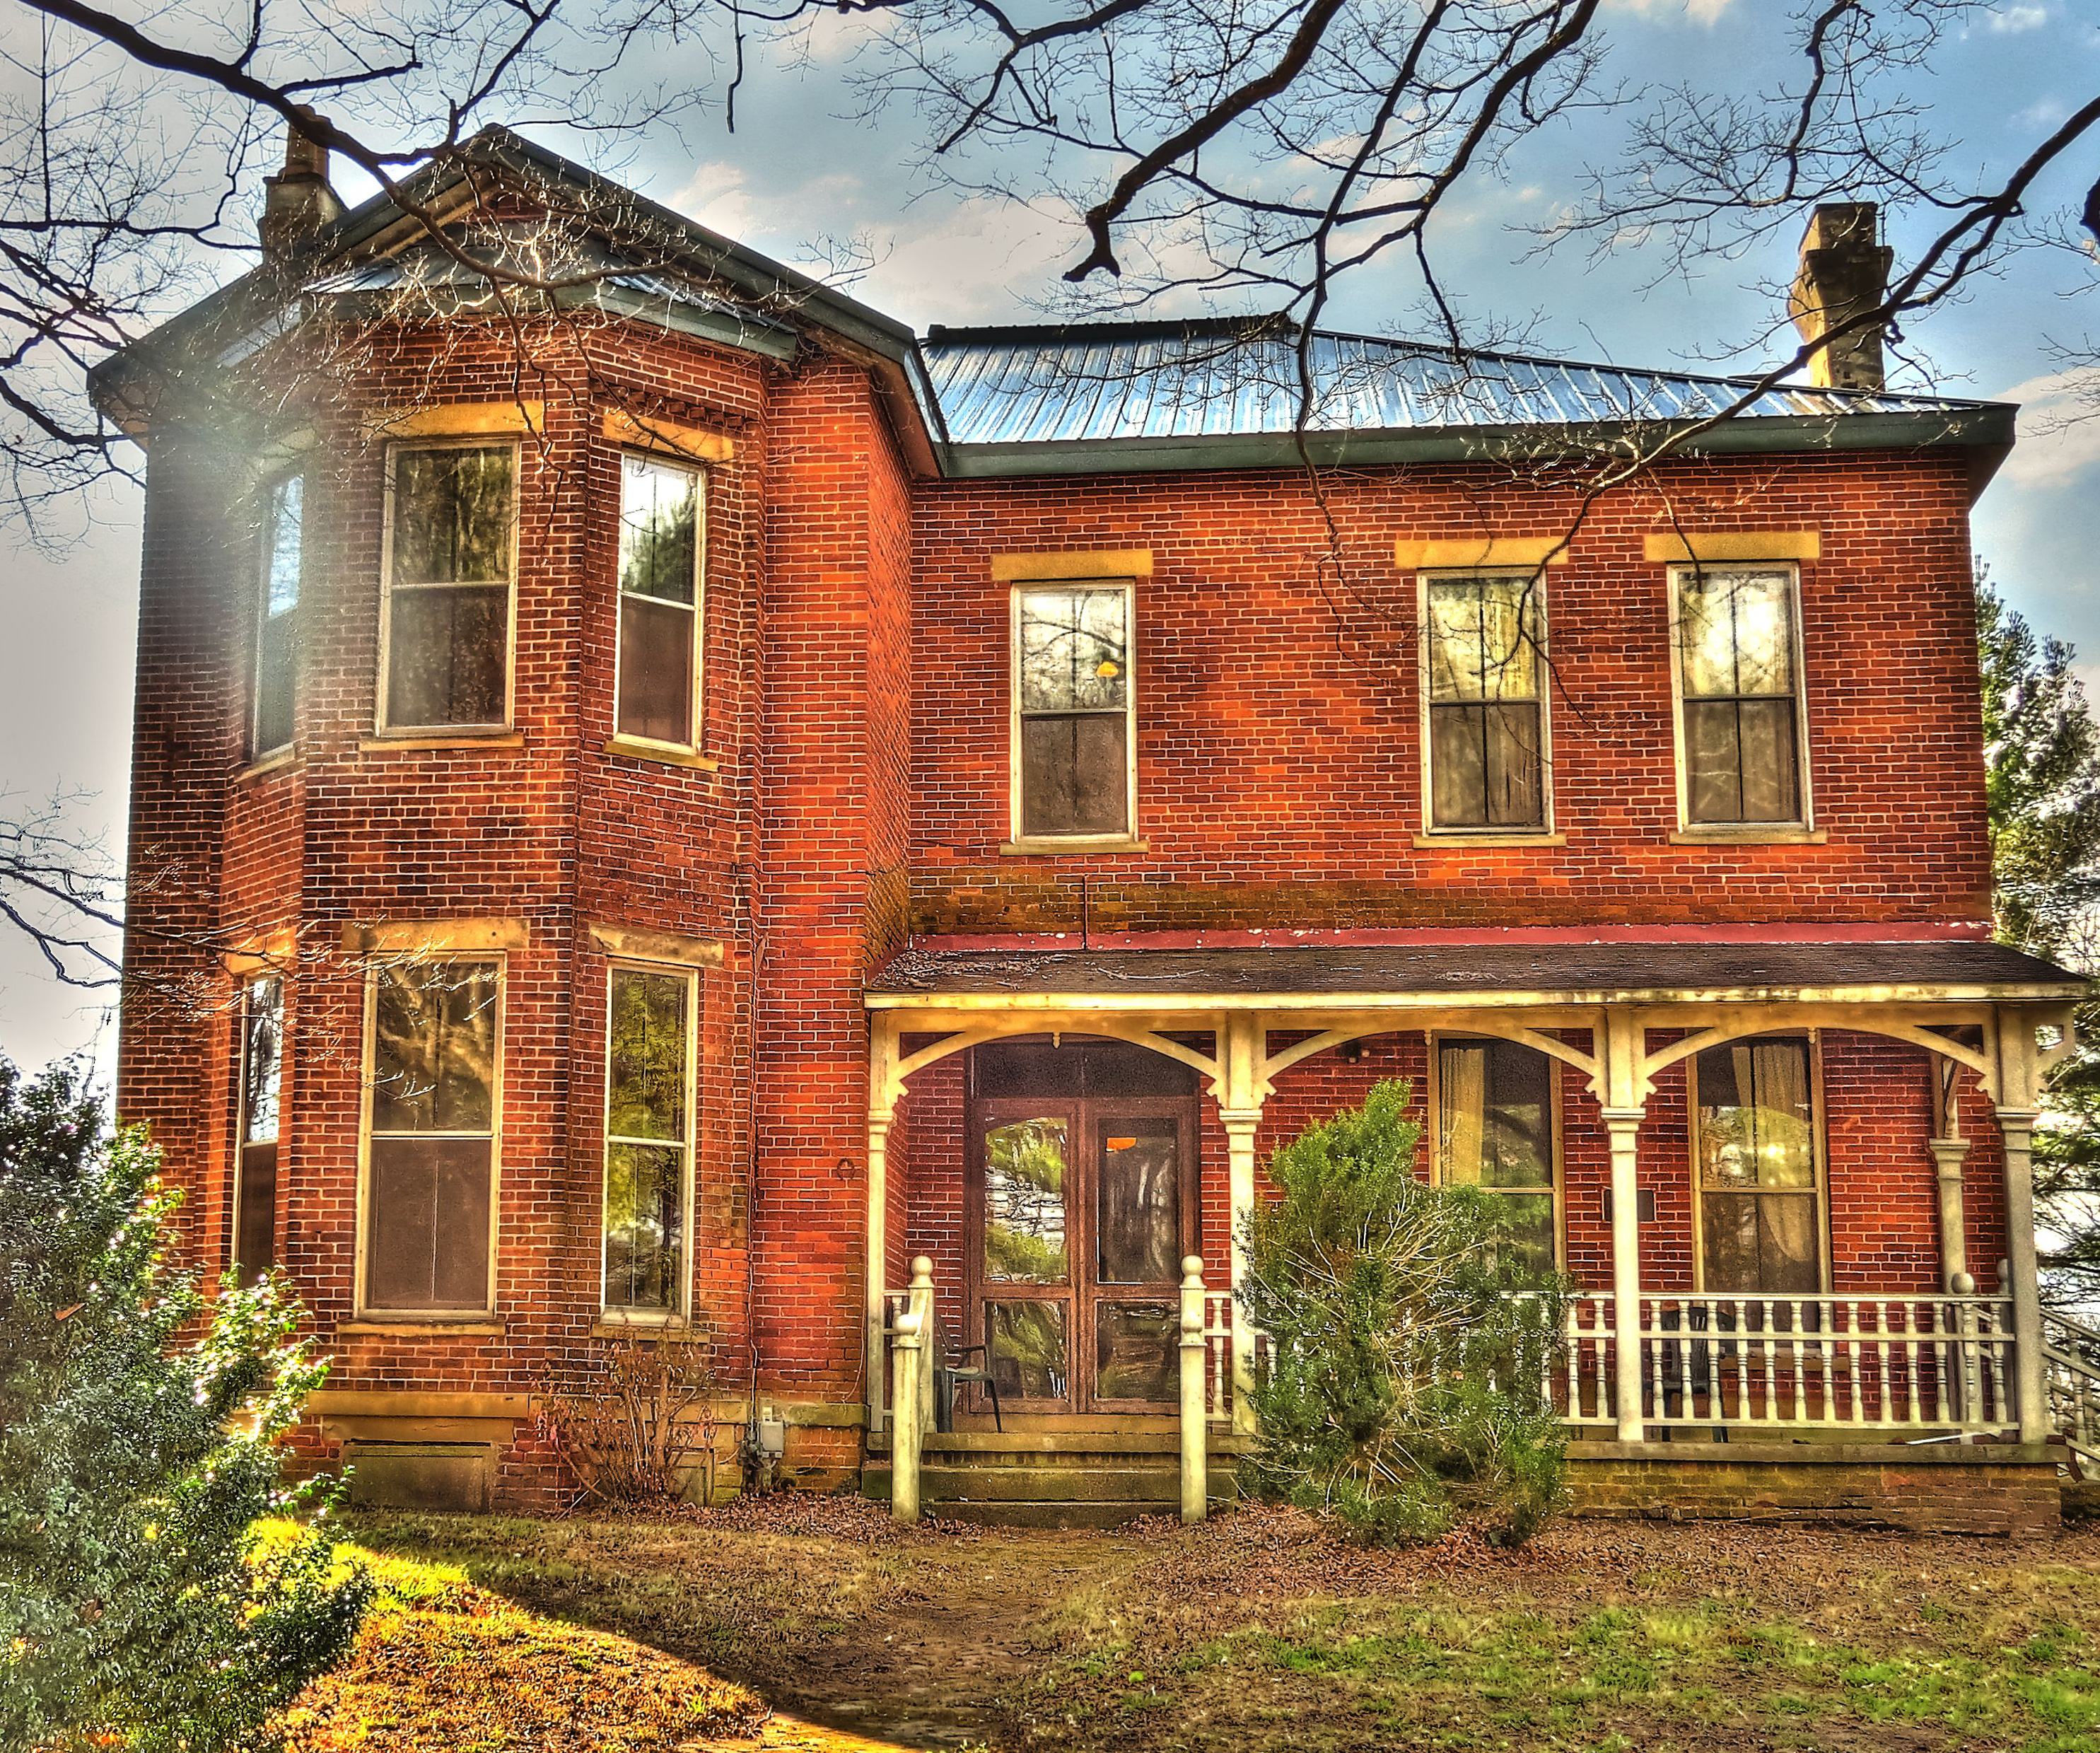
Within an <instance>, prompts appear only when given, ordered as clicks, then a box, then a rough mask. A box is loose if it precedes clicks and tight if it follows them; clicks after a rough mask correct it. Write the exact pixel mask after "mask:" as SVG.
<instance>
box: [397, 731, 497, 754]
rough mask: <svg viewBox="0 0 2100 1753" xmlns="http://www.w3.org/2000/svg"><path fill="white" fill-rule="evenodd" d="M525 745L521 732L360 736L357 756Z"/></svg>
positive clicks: (452, 732) (447, 732)
mask: <svg viewBox="0 0 2100 1753" xmlns="http://www.w3.org/2000/svg"><path fill="white" fill-rule="evenodd" d="M524 746H525V733H524V732H523V731H445V732H443V733H442V734H439V735H408V736H360V738H358V740H357V748H358V753H360V754H364V755H386V754H393V753H397V752H400V753H406V752H408V751H410V750H414V749H432V748H460V749H465V748H489V749H512V748H523V747H524Z"/></svg>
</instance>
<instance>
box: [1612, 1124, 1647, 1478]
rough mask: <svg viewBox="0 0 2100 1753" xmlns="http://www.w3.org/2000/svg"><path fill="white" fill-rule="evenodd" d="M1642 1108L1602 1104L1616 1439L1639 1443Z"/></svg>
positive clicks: (1641, 1433)
mask: <svg viewBox="0 0 2100 1753" xmlns="http://www.w3.org/2000/svg"><path fill="white" fill-rule="evenodd" d="M1644 1113H1645V1110H1644V1109H1643V1108H1607V1109H1605V1110H1604V1130H1605V1132H1606V1133H1607V1134H1608V1136H1609V1137H1610V1139H1611V1143H1612V1333H1613V1335H1614V1336H1615V1337H1614V1339H1613V1340H1612V1358H1613V1375H1614V1380H1613V1389H1614V1392H1615V1393H1616V1394H1617V1399H1618V1413H1619V1441H1620V1442H1640V1441H1641V1440H1642V1437H1643V1434H1644V1433H1643V1428H1642V1422H1641V1340H1640V1327H1641V1320H1640V1287H1641V1270H1640V1172H1639V1143H1640V1123H1641V1119H1642V1116H1643V1114H1644Z"/></svg>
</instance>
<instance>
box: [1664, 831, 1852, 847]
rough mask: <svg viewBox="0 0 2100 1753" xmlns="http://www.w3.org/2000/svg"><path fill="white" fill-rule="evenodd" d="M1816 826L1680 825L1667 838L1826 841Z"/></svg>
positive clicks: (1706, 842)
mask: <svg viewBox="0 0 2100 1753" xmlns="http://www.w3.org/2000/svg"><path fill="white" fill-rule="evenodd" d="M1829 840H1830V835H1829V830H1828V829H1825V828H1783V827H1774V828H1762V827H1753V828H1679V829H1678V831H1677V832H1675V833H1674V834H1672V835H1671V836H1670V845H1672V846H1827V845H1828V844H1829Z"/></svg>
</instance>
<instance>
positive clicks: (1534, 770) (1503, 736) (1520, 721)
mask: <svg viewBox="0 0 2100 1753" xmlns="http://www.w3.org/2000/svg"><path fill="white" fill-rule="evenodd" d="M1425 589H1426V596H1427V616H1426V620H1427V627H1426V634H1427V638H1426V640H1425V645H1426V648H1427V663H1428V671H1429V687H1428V694H1429V708H1428V710H1429V826H1430V827H1431V828H1447V829H1452V828H1455V829H1458V830H1460V831H1465V830H1468V829H1471V830H1475V831H1479V830H1484V829H1502V830H1514V831H1516V832H1522V831H1524V830H1525V829H1528V828H1544V827H1545V826H1546V709H1545V701H1544V700H1543V699H1542V689H1541V687H1540V685H1539V683H1540V676H1541V671H1542V668H1543V665H1542V664H1541V662H1540V660H1539V640H1540V636H1541V629H1542V627H1543V625H1544V618H1543V616H1542V615H1541V614H1540V612H1539V585H1538V581H1537V579H1536V578H1534V577H1533V576H1531V575H1530V574H1529V573H1515V574H1511V575H1508V576H1498V577H1465V578H1432V579H1430V580H1429V581H1427V585H1426V587H1425Z"/></svg>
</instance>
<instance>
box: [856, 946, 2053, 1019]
mask: <svg viewBox="0 0 2100 1753" xmlns="http://www.w3.org/2000/svg"><path fill="white" fill-rule="evenodd" d="M2088 990H2089V987H2088V983H2087V982H2085V980H2083V979H2081V978H2079V977H2078V976H2076V975H2074V974H2069V973H2067V972H2066V971H2065V970H2064V969H2061V968H2058V967H2057V966H2056V965H2054V963H2051V962H2047V961H2044V960H2041V959H2040V957H2039V956H2029V955H2027V954H2025V953H2024V952H2021V951H2019V950H2016V949H2012V948H2010V947H2007V946H2006V945H2005V944H2002V943H1981V942H1977V941H1974V940H1963V939H1948V938H1940V939H1936V940H1924V941H1918V942H1887V943H1882V942H1857V941H1854V942H1835V943H1457V944H1454V943H1424V944H1404V945H1396V944H1391V943H1384V944H1357V943H1349V944H1332V943H1323V944H1293V945H1287V946H1275V947H1263V948H1255V949H1244V948H1234V949H1105V950H1074V949H1054V950H1045V949H1011V950H982V949H971V950H940V951H930V952H929V951H925V950H919V949H911V950H907V951H905V952H902V953H901V954H900V955H898V956H896V957H894V958H893V960H891V961H890V962H889V964H888V965H886V966H885V967H884V968H882V969H880V971H878V972H877V973H876V974H875V975H874V976H873V977H872V978H871V979H870V980H869V981H868V982H867V1005H868V1008H870V1009H924V1008H928V1007H939V1008H948V1009H971V1010H990V1009H999V1010H1016V1009H1019V1010H1028V1009H1045V1010H1048V1009H1070V1008H1074V1007H1075V1006H1077V1007H1081V1008H1091V1009H1145V1010H1154V1009H1162V1008H1168V1009H1233V1010H1242V1009H1270V1008H1279V1009H1281V1008H1300V1009H1302V1008H1304V1007H1305V1006H1306V1005H1308V1001H1310V1002H1313V1003H1317V1004H1320V1005H1333V1004H1335V1003H1337V1002H1339V1003H1342V1004H1344V1005H1348V1006H1349V1007H1351V1008H1357V1009H1364V1008H1380V1009H1383V1008H1387V1007H1390V1008H1393V1009H1402V1008H1406V1007H1408V1006H1410V1005H1431V1006H1438V1007H1449V1005H1452V1004H1453V1003H1454V1002H1471V1003H1477V1004H1490V1005H1537V1004H1551V1005H1601V1004H1683V1003H1687V1002H1692V1003H1706V1004H1711V1003H1731V1004H1734V1003H1751V1002H1758V1001H1762V1000H1777V1001H1785V1002H1800V1001H1809V1002H1833V1001H1835V1002H1845V1001H1865V1000H1874V1001H1880V1002H1891V1001H1893V1002H1899V1003H1902V1002H1919V1001H1926V1002H1930V1001H1934V1000H1939V1001H1947V1000H1955V1001H1960V1002H1967V1003H1976V1002H1985V1003H1989V1002H2002V1001H2007V1000H2056V1001H2058V1002H2063V1001H2065V1000H2073V999H2077V998H2080V997H2082V996H2085V993H2086V992H2087V991H2088Z"/></svg>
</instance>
